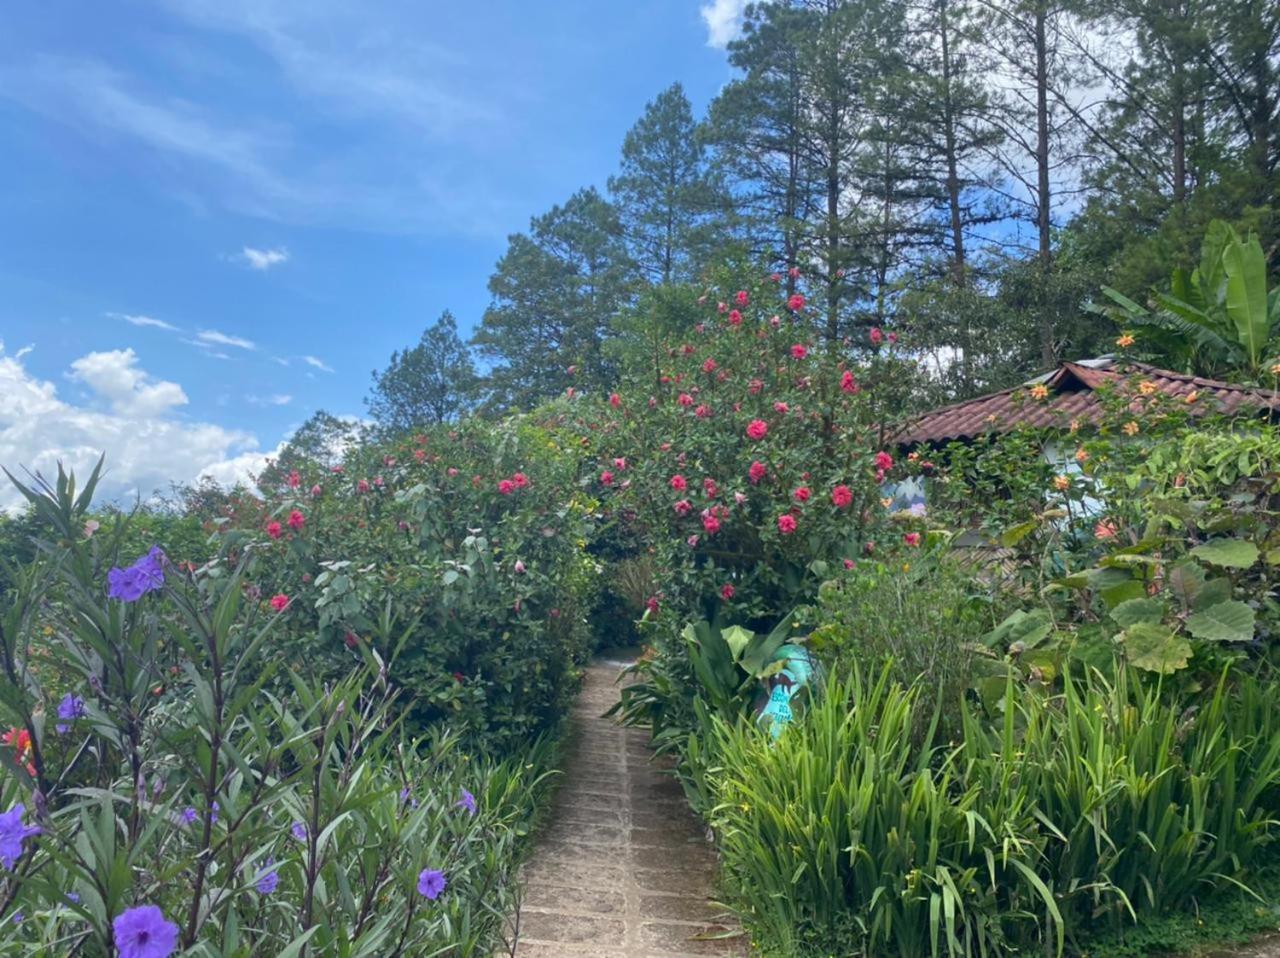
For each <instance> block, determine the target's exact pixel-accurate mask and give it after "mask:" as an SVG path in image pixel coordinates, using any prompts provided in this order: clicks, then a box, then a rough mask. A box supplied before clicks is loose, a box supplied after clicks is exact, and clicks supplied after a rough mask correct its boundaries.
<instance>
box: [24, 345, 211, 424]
mask: <svg viewBox="0 0 1280 958" xmlns="http://www.w3.org/2000/svg"><path fill="white" fill-rule="evenodd" d="M16 358H18V357H15V359H16ZM67 375H68V378H70V379H72V380H74V381H75V382H79V383H83V384H84V385H86V386H88V387H89V389H90V390H92V391H93V393H94V395H96V396H98V397H100V398H101V399H104V400H106V401H107V403H109V404H110V407H111V411H112V412H114V413H118V414H119V415H121V416H141V417H151V416H160V415H163V414H164V413H166V412H168V411H169V410H170V409H173V408H175V407H177V406H185V405H186V404H187V394H186V393H185V392H183V391H182V387H181V386H179V385H178V384H177V383H171V382H168V381H167V380H163V379H162V380H158V381H153V380H152V379H151V377H150V376H148V375H147V373H146V372H145V371H144V370H142V369H140V368H139V367H138V355H137V353H135V352H134V351H133V350H132V349H113V350H111V351H109V352H102V353H89V354H88V355H85V356H81V357H80V358H79V359H77V360H76V361H75V362H73V363H72V364H71V372H70V373H68V374H67Z"/></svg>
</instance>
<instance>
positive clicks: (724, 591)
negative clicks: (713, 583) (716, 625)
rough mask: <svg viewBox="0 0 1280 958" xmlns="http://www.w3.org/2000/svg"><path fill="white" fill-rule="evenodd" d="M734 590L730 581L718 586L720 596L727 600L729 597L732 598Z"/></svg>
mask: <svg viewBox="0 0 1280 958" xmlns="http://www.w3.org/2000/svg"><path fill="white" fill-rule="evenodd" d="M734 591H735V590H734V588H733V584H732V583H730V582H726V583H725V584H724V585H722V586H721V587H720V598H722V599H724V601H726V602H728V601H729V600H730V599H732V598H733V595H734Z"/></svg>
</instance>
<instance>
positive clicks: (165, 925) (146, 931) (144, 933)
mask: <svg viewBox="0 0 1280 958" xmlns="http://www.w3.org/2000/svg"><path fill="white" fill-rule="evenodd" d="M111 928H112V931H113V932H114V933H115V944H116V949H117V950H118V951H119V952H120V958H169V956H170V955H172V954H173V951H174V949H175V948H176V947H177V946H178V926H177V925H175V924H174V923H173V922H171V921H166V920H165V917H164V913H163V912H161V911H160V909H159V908H157V907H156V906H155V905H139V906H138V907H137V908H130V909H128V910H127V911H124V912H121V913H120V914H119V915H117V916H116V919H115V921H113V922H112V923H111Z"/></svg>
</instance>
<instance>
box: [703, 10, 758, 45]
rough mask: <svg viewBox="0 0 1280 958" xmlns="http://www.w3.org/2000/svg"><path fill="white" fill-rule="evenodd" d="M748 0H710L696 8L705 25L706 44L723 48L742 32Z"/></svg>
mask: <svg viewBox="0 0 1280 958" xmlns="http://www.w3.org/2000/svg"><path fill="white" fill-rule="evenodd" d="M747 2H748V0H711V2H710V3H706V4H703V5H702V7H701V8H700V9H699V10H698V12H699V13H700V14H702V22H703V23H705V24H706V25H707V46H709V47H717V48H719V49H724V48H725V47H727V46H728V45H729V44H730V43H732V42H733V41H734V40H736V39H738V35H739V34H741V33H742V14H743V13H744V12H745V11H746V9H747Z"/></svg>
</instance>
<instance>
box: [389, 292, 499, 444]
mask: <svg viewBox="0 0 1280 958" xmlns="http://www.w3.org/2000/svg"><path fill="white" fill-rule="evenodd" d="M476 383H477V378H476V367H475V363H474V362H473V361H472V359H471V351H470V350H469V349H468V348H467V346H466V344H465V343H463V341H462V340H461V339H460V338H459V336H458V324H457V321H456V320H455V319H454V318H453V314H452V313H451V312H449V311H448V310H447V309H446V310H445V311H444V312H443V313H442V314H441V315H440V318H439V319H438V320H436V321H435V323H434V324H432V325H431V326H428V327H427V328H426V329H425V330H423V333H422V337H421V339H419V340H418V344H417V345H416V346H413V347H410V348H408V349H404V350H396V351H395V352H394V353H392V354H391V359H390V361H389V362H388V363H387V368H386V369H384V370H382V371H381V372H378V371H377V370H374V373H373V390H372V392H371V393H370V395H369V398H368V399H366V400H365V404H366V405H367V406H368V407H369V413H370V415H372V416H373V418H374V419H375V420H376V421H377V422H378V424H379V425H380V426H382V427H383V428H384V429H389V430H393V431H404V430H410V429H416V428H419V427H421V426H426V425H432V424H435V423H441V422H446V421H448V420H451V419H456V418H457V417H458V416H460V415H461V414H462V413H464V412H465V411H466V410H467V409H468V407H469V406H470V403H471V400H472V399H473V397H474V396H475V391H476Z"/></svg>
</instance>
